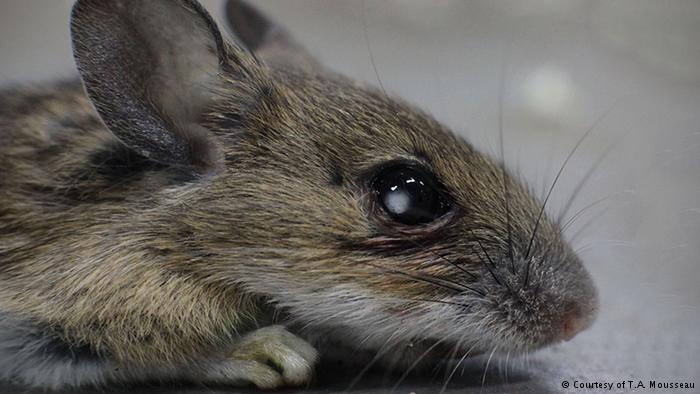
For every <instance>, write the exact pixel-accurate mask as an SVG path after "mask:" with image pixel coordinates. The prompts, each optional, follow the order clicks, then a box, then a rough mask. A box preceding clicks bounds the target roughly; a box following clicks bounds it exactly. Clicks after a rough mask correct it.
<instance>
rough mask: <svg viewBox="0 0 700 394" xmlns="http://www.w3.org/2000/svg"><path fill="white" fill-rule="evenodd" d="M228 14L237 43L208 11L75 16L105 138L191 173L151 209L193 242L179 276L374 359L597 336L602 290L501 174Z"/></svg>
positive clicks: (275, 31)
mask: <svg viewBox="0 0 700 394" xmlns="http://www.w3.org/2000/svg"><path fill="white" fill-rule="evenodd" d="M227 14H228V18H229V22H230V24H231V26H232V29H233V31H234V33H235V34H236V36H237V38H238V41H239V45H233V44H229V43H228V42H226V41H225V40H224V39H223V38H222V35H221V33H220V32H219V30H218V29H217V27H216V25H215V23H214V22H213V20H212V19H211V18H210V17H209V15H208V14H207V13H206V12H205V11H204V10H203V9H202V7H201V6H199V5H198V4H197V3H196V2H195V1H190V0H181V1H166V0H153V1H150V0H149V1H137V0H119V1H110V2H105V1H98V0H81V1H78V3H77V5H76V6H75V8H74V10H73V19H72V36H73V42H74V53H75V57H76V61H77V64H78V67H79V70H80V73H81V76H82V79H83V82H84V85H85V88H86V90H87V92H88V95H89V97H90V98H91V100H92V102H93V103H94V105H95V107H96V109H97V111H98V113H99V115H100V116H101V118H102V120H103V121H104V123H105V125H106V126H107V127H108V128H109V129H110V130H111V131H112V132H113V133H114V134H115V136H116V137H118V139H119V140H121V142H123V143H124V144H125V145H126V146H128V147H129V149H131V150H133V151H134V152H136V153H138V154H139V155H141V156H143V157H145V158H146V159H147V160H150V161H153V162H158V163H160V164H162V165H163V166H167V167H168V168H170V171H168V172H167V173H168V174H172V172H173V169H174V170H176V171H177V172H178V173H180V174H181V175H183V176H181V177H178V179H177V180H176V181H173V182H179V184H178V186H179V187H177V188H173V187H170V188H168V189H167V190H163V191H160V192H156V193H155V194H156V195H154V196H150V198H152V199H155V200H158V199H161V200H163V201H168V202H169V203H168V204H167V212H165V213H164V215H166V214H167V218H168V219H167V220H165V219H164V220H163V222H164V223H165V224H161V223H153V224H151V225H152V226H154V228H152V229H148V230H144V231H150V232H153V233H154V234H161V235H160V236H163V237H165V236H171V237H177V236H178V235H174V234H187V236H184V235H183V236H182V238H180V239H178V240H177V241H178V243H179V244H180V245H182V247H183V248H184V249H186V251H185V252H182V253H184V254H187V255H190V256H196V258H194V257H193V258H192V259H191V260H179V261H175V262H173V265H174V266H178V265H179V266H180V267H179V268H177V267H176V268H174V269H185V268H184V267H183V266H185V267H186V269H187V270H188V271H187V272H189V273H191V274H192V276H193V277H197V278H199V279H198V280H204V281H209V282H210V283H217V284H219V285H229V286H240V287H242V288H245V289H246V290H247V291H248V292H249V293H251V294H254V295H256V296H258V297H260V298H261V299H264V300H266V301H267V302H269V303H270V304H272V305H274V306H275V307H276V308H279V309H280V310H284V311H286V312H287V314H288V315H289V316H290V317H291V318H292V319H293V320H294V321H297V322H299V323H302V324H303V325H304V327H313V331H314V332H319V331H322V332H324V333H326V334H327V335H328V336H330V337H332V339H334V340H335V341H339V342H344V343H346V344H347V345H349V346H360V347H363V348H367V349H377V348H378V347H379V346H381V345H384V346H386V345H396V346H404V345H406V344H409V343H412V344H415V343H422V344H437V343H438V342H441V343H444V344H446V345H448V347H449V348H450V349H452V348H463V349H468V348H471V349H473V352H477V351H485V350H491V349H493V348H498V349H500V350H504V351H506V350H507V351H526V350H531V349H535V348H538V347H541V346H543V345H546V344H548V343H551V342H555V341H559V340H562V339H568V338H570V337H571V336H573V335H574V334H575V333H576V332H578V331H579V330H581V329H583V328H585V327H587V326H588V325H589V324H590V323H591V321H592V319H593V316H594V314H595V309H596V304H597V301H596V292H595V289H594V286H593V284H592V282H591V279H590V277H589V275H588V273H587V272H586V270H585V269H584V267H583V265H582V263H581V261H580V260H579V258H578V257H577V256H576V255H575V253H574V252H573V251H572V249H571V248H570V247H569V245H568V244H567V243H566V241H565V240H564V237H563V236H562V233H561V229H560V227H559V226H558V224H557V223H554V222H553V221H551V220H550V219H549V218H548V217H547V215H546V213H544V212H543V209H542V203H541V202H540V201H538V200H537V199H535V198H534V197H533V196H532V195H531V193H530V192H529V191H528V190H527V189H526V188H525V187H523V185H521V184H520V183H519V182H518V181H517V180H516V179H515V178H514V177H512V176H510V175H509V173H508V172H507V171H506V170H505V169H504V167H503V166H502V165H501V164H500V163H498V162H496V161H494V160H493V159H491V158H490V157H488V156H487V155H484V154H483V153H481V152H479V151H477V150H476V149H475V148H473V147H472V146H471V145H470V144H469V143H467V142H465V141H464V140H463V139H462V138H460V137H458V136H456V135H454V134H452V133H451V132H449V131H448V130H446V129H445V128H444V127H443V126H441V125H440V124H438V123H437V122H436V121H435V120H433V119H432V118H431V117H429V116H427V115H426V114H424V113H422V112H420V111H418V110H416V109H414V108H412V107H411V106H409V105H407V104H405V103H403V102H401V101H399V100H396V99H392V98H389V97H387V96H386V95H385V94H384V93H383V92H381V91H378V90H376V89H372V88H367V87H363V86H360V85H359V84H357V83H354V82H351V81H349V80H347V79H345V78H343V77H341V76H338V75H336V74H334V73H333V72H331V71H329V70H326V69H324V68H323V67H322V66H321V65H320V64H319V63H318V62H317V61H316V60H314V59H313V58H312V57H311V56H310V55H309V54H308V52H307V51H305V50H304V49H303V48H302V47H301V46H299V44H297V43H296V42H295V41H294V40H293V39H292V38H291V37H290V36H289V34H288V33H287V32H286V31H285V30H284V29H282V28H281V27H279V26H277V25H275V24H273V23H271V22H270V20H268V19H267V18H266V17H264V16H263V15H261V14H259V13H258V12H257V11H256V10H255V9H253V8H251V7H250V6H248V5H246V4H244V3H242V2H240V1H229V3H228V7H227ZM158 168H161V167H158ZM173 201H174V202H175V203H173ZM163 210H164V211H165V210H166V208H163ZM156 226H162V227H165V230H163V229H161V230H156V229H155V227H156ZM159 231H160V232H159ZM404 347H405V346H404ZM404 347H401V348H400V349H404ZM436 348H437V347H436ZM406 352H408V350H406ZM393 354H403V353H402V352H393Z"/></svg>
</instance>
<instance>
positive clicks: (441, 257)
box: [408, 238, 477, 280]
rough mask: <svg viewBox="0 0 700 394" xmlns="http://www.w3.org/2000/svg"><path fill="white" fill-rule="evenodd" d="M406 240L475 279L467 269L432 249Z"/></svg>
mask: <svg viewBox="0 0 700 394" xmlns="http://www.w3.org/2000/svg"><path fill="white" fill-rule="evenodd" d="M408 240H409V242H411V243H413V244H414V245H416V246H418V247H420V248H424V249H426V250H428V251H429V252H430V253H433V254H434V255H435V256H437V257H438V258H439V259H441V260H443V261H446V262H447V263H448V264H450V265H451V266H453V267H455V268H457V269H458V270H460V271H462V272H464V273H465V274H467V275H469V276H470V277H471V278H472V279H474V280H476V279H477V277H476V275H474V274H473V273H471V272H469V271H468V270H467V269H465V268H464V267H462V266H460V265H459V264H457V263H455V262H454V261H452V260H450V259H448V258H447V257H445V256H443V255H442V254H440V253H438V252H436V251H434V250H432V249H430V248H427V247H426V246H425V245H422V244H421V243H419V242H417V241H414V240H412V239H410V238H409V239H408Z"/></svg>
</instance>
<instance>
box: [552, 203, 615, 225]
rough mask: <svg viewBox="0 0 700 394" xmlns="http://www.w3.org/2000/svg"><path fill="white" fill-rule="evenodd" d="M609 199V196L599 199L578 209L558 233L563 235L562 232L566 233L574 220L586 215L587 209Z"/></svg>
mask: <svg viewBox="0 0 700 394" xmlns="http://www.w3.org/2000/svg"><path fill="white" fill-rule="evenodd" d="M609 198H610V196H606V197H603V198H599V199H597V200H595V201H593V202H592V203H590V204H588V205H586V206H584V207H583V208H581V209H579V210H578V211H577V212H576V213H575V214H574V215H572V216H571V218H569V220H567V221H566V223H564V224H563V225H562V226H561V230H560V233H561V234H563V233H564V232H566V230H567V229H568V228H569V226H571V225H572V224H574V222H576V220H578V219H580V218H581V216H583V214H584V213H586V211H588V210H589V209H591V208H593V207H595V206H596V205H598V204H600V203H602V202H604V201H607V200H608V199H609Z"/></svg>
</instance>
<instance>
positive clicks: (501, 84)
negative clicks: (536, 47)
mask: <svg viewBox="0 0 700 394" xmlns="http://www.w3.org/2000/svg"><path fill="white" fill-rule="evenodd" d="M506 58H507V52H506V54H504V55H503V57H502V59H503V60H502V62H501V69H500V78H499V80H498V139H499V144H500V151H501V178H502V179H503V204H504V206H505V210H506V228H507V231H508V257H509V258H510V266H511V271H512V272H513V274H514V275H515V262H514V259H513V235H512V230H511V224H510V204H509V203H508V181H507V179H506V162H505V152H504V150H505V149H504V144H503V109H504V103H505V89H506V88H505V85H506V66H507V64H508V61H507V60H506Z"/></svg>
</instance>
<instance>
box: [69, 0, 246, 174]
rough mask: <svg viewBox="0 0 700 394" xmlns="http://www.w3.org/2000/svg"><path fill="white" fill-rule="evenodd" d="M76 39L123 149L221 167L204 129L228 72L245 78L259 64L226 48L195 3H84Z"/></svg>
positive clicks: (84, 71) (76, 16)
mask: <svg viewBox="0 0 700 394" xmlns="http://www.w3.org/2000/svg"><path fill="white" fill-rule="evenodd" d="M71 38H72V41H73V55H74V57H75V60H76V63H77V66H78V70H79V71H80V75H81V78H82V80H83V83H84V85H85V88H86V90H87V93H88V95H89V97H90V99H91V100H92V102H93V104H94V106H95V108H96V109H97V112H98V113H99V115H100V117H101V118H102V120H103V121H104V123H105V125H106V126H107V127H108V128H109V129H110V130H111V131H112V132H113V133H114V134H115V135H116V136H117V137H118V138H119V139H120V140H121V141H122V142H123V143H124V144H126V145H127V146H128V147H130V148H131V149H133V150H135V151H136V152H138V153H139V154H141V155H143V156H145V157H147V158H148V159H150V160H153V161H157V162H161V163H166V164H173V165H185V166H194V167H197V168H198V169H200V170H201V169H203V168H208V167H212V166H214V165H216V164H217V162H218V160H219V159H218V153H217V152H218V149H217V146H216V144H215V143H214V142H213V137H212V136H211V133H209V132H208V131H207V130H205V129H204V128H203V127H202V126H200V125H198V124H197V122H198V121H199V119H200V117H201V115H202V112H203V111H204V110H205V107H206V106H207V104H208V103H209V102H210V100H212V99H213V97H214V93H213V91H214V90H215V89H216V87H217V86H218V85H219V82H220V72H221V71H222V68H224V67H226V71H227V75H228V74H230V73H233V74H235V73H236V72H237V73H238V74H240V75H243V77H242V78H244V76H245V75H247V73H246V70H245V68H246V67H247V66H251V67H252V66H253V65H254V62H253V60H252V58H250V56H248V55H245V54H244V53H243V52H242V51H240V50H236V49H234V48H232V47H230V46H228V45H227V44H225V43H224V41H223V39H222V38H221V33H220V32H219V30H218V28H217V27H216V25H215V23H214V21H213V20H212V18H211V17H210V16H209V14H207V12H206V11H205V10H204V9H203V8H202V7H201V6H200V5H199V4H198V3H197V2H196V1H194V0H178V1H175V0H109V1H105V0H79V1H77V3H76V4H75V6H74V7H73V11H72V15H71ZM238 56H246V57H248V59H247V60H249V61H243V60H245V59H243V60H241V59H240V58H239V57H238Z"/></svg>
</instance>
